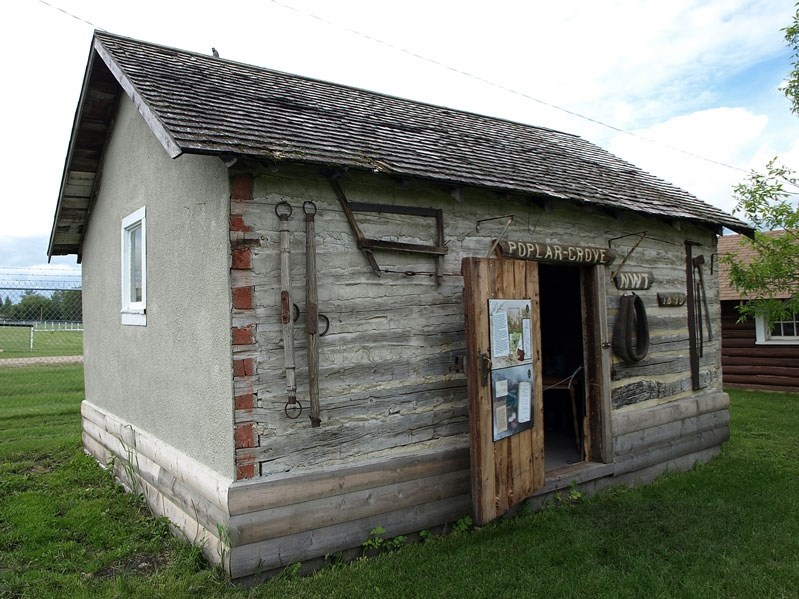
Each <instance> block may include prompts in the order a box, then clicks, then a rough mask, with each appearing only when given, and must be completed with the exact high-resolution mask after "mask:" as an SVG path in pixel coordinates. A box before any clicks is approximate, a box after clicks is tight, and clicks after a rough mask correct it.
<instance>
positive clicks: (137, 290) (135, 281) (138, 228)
mask: <svg viewBox="0 0 799 599" xmlns="http://www.w3.org/2000/svg"><path fill="white" fill-rule="evenodd" d="M121 272H122V324H130V325H138V326H144V325H146V324H147V223H146V219H145V215H144V208H139V209H138V210H137V211H136V212H134V213H133V214H129V215H128V216H126V217H125V218H123V219H122V270H121Z"/></svg>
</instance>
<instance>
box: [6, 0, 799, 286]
mask: <svg viewBox="0 0 799 599" xmlns="http://www.w3.org/2000/svg"><path fill="white" fill-rule="evenodd" d="M555 4H557V5H556V6H555ZM48 5H49V6H48ZM378 7H379V8H378ZM57 8H61V9H64V10H66V11H68V12H70V13H72V14H74V15H76V16H78V17H80V18H81V19H84V20H86V21H90V22H91V23H92V24H93V25H95V26H97V27H100V28H104V29H106V30H108V31H111V32H114V33H118V34H122V35H127V36H130V37H135V38H139V39H143V40H147V41H153V42H157V43H162V44H165V45H170V46H176V47H179V48H183V49H187V50H192V51H198V52H204V53H210V49H211V46H215V47H216V48H218V49H219V51H220V52H221V54H222V56H223V57H225V58H230V59H233V60H238V61H241V62H248V63H252V64H257V65H261V66H265V67H270V68H274V69H278V70H282V71H288V72H292V73H297V74H300V75H306V76H311V77H317V78H320V79H325V80H329V81H334V82H340V83H344V84H349V85H355V86H358V87H361V88H365V89H370V90H374V91H378V92H384V93H389V94H393V95H398V96H403V97H407V98H411V99H416V100H420V101H425V102H432V103H435V104H441V105H446V106H451V107H454V108H459V109H464V110H470V111H474V112H479V113H483V114H489V115H493V116H498V117H501V118H508V119H511V120H516V121H521V122H526V123H530V124H533V125H540V126H545V127H552V128H555V129H560V130H564V131H569V132H572V133H575V134H578V135H581V136H583V137H585V138H587V139H589V140H591V141H593V142H595V143H598V144H599V145H601V146H603V147H605V148H607V149H609V150H610V151H612V152H614V153H616V154H618V155H619V156H621V157H623V158H625V159H626V160H629V161H631V162H633V163H635V164H637V165H638V166H641V167H642V168H645V169H647V170H649V171H651V172H653V173H654V174H656V175H658V176H660V177H662V178H664V179H666V180H668V181H670V182H672V183H674V184H676V185H679V186H680V187H683V188H685V189H687V190H688V191H691V192H692V193H694V194H696V195H697V196H699V197H700V198H701V199H703V200H705V201H707V202H709V203H712V204H714V205H717V206H719V207H721V208H722V209H725V210H727V211H730V210H731V209H732V207H733V204H734V202H733V200H732V196H731V187H732V186H733V185H734V184H735V183H737V182H739V181H740V180H741V179H742V178H743V177H744V176H745V174H746V172H747V171H748V170H749V169H751V168H757V167H760V166H762V165H763V164H764V163H765V162H766V161H767V160H768V159H769V158H771V157H772V156H774V155H776V154H779V155H780V156H781V157H782V158H783V160H784V162H786V163H787V164H788V165H789V166H793V167H794V168H799V143H797V140H799V118H797V117H796V116H794V115H792V114H791V113H790V112H789V108H788V103H787V100H785V98H784V97H783V95H782V94H781V93H780V91H779V89H778V87H779V85H780V83H781V81H782V80H783V79H784V77H785V76H786V75H787V73H788V71H789V70H790V54H789V52H788V49H787V48H786V47H785V44H784V41H783V37H782V33H781V32H780V29H781V28H782V27H785V26H786V25H788V24H789V23H790V21H791V18H792V16H793V12H794V8H793V6H792V5H791V3H790V2H786V1H785V0H779V1H777V0H748V1H743V0H712V1H711V0H708V1H702V0H670V1H669V2H662V1H661V0H605V1H603V2H595V1H588V0H584V1H583V0H581V1H571V2H561V3H550V2H532V3H521V2H518V1H517V0H494V1H493V2H491V3H490V4H485V3H479V4H478V3H471V2H468V1H466V0H461V1H457V2H456V1H452V0H441V1H439V2H430V1H429V0H404V1H403V2H402V3H376V2H374V1H373V0H370V1H366V0H338V1H336V2H332V1H329V0H328V1H324V0H271V1H268V0H262V1H256V0H228V1H227V2H225V3H224V4H222V3H213V4H212V3H198V2H187V1H184V0H173V1H172V2H164V1H163V0H162V1H160V2H156V1H154V0H139V1H137V2H126V3H118V2H108V1H100V0H47V1H46V4H45V2H42V1H41V0H12V2H10V3H8V4H7V5H6V15H8V16H9V18H7V19H4V20H3V22H2V23H0V61H2V62H1V65H2V67H3V72H4V76H5V78H6V81H9V80H10V83H9V84H8V85H7V86H6V88H5V89H6V93H4V94H2V95H0V108H2V113H3V114H4V115H5V116H6V122H5V123H4V127H5V133H6V143H5V144H3V146H4V147H3V149H2V150H0V151H2V152H3V160H2V162H0V164H2V165H3V166H2V168H3V175H4V176H3V180H4V183H5V189H4V192H5V194H4V197H3V199H2V200H1V201H0V267H3V266H13V267H17V268H20V267H32V268H34V267H41V266H42V265H44V264H46V262H47V258H46V255H45V253H46V247H47V241H48V238H49V232H50V226H51V224H52V218H53V212H54V209H55V204H56V199H57V194H58V188H59V184H60V179H61V172H62V169H63V164H64V157H65V154H66V149H67V143H68V139H69V133H70V129H71V126H72V119H73V116H74V113H75V107H76V104H77V99H78V94H79V92H80V85H81V81H82V77H83V72H84V68H85V64H86V58H87V55H88V51H89V44H90V41H91V35H92V31H93V26H92V25H90V24H87V23H85V22H83V21H81V20H78V19H76V18H73V17H71V16H68V15H67V14H65V13H63V12H61V11H59V10H57ZM364 34H365V35H368V36H371V37H372V38H376V39H378V40H380V42H377V41H375V40H374V39H368V38H367V37H365V35H364ZM411 53H412V54H415V55H416V56H413V55H411ZM420 57H423V58H420ZM458 71H459V72H458ZM464 73H468V75H466V74H464ZM485 80H488V81H490V82H491V83H493V84H496V85H489V84H487V83H486V82H485ZM497 86H504V87H505V88H507V89H501V88H500V87H497ZM508 89H509V90H512V92H510V91H508ZM537 100H538V101H537ZM552 105H554V106H557V107H560V108H563V109H565V110H566V111H571V112H576V113H580V114H582V115H585V116H587V117H590V118H591V119H595V120H599V121H602V122H604V123H608V124H612V125H614V126H616V127H619V128H622V129H625V130H627V131H630V132H632V133H634V134H635V135H634V136H630V135H623V134H619V133H618V132H616V131H614V130H612V129H609V128H606V127H602V126H599V125H596V124H594V123H592V122H590V121H589V120H586V119H582V118H578V117H575V116H573V115H570V114H568V113H567V112H565V111H564V110H558V109H556V108H553V107H552ZM641 138H645V139H646V140H648V141H644V140H642V139H641ZM9 141H11V142H12V143H9ZM652 142H655V143H652ZM672 148H678V149H680V150H682V151H674V149H672ZM688 154H694V155H698V156H702V157H705V158H708V159H710V161H706V160H701V159H699V158H696V157H692V156H689V155H688ZM717 163H723V164H725V165H729V166H721V165H719V164H717ZM730 167H734V168H730ZM53 264H54V267H55V268H61V269H67V270H72V271H75V270H76V269H77V268H78V267H77V265H76V260H75V257H74V256H72V257H66V258H54V259H53ZM51 268H52V267H51Z"/></svg>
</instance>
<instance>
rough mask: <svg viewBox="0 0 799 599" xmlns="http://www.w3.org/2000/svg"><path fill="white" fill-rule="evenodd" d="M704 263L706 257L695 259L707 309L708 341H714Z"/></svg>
mask: <svg viewBox="0 0 799 599" xmlns="http://www.w3.org/2000/svg"><path fill="white" fill-rule="evenodd" d="M711 258H712V257H711ZM704 263H705V257H704V256H703V255H699V256H697V257H696V258H694V267H695V268H696V270H697V272H698V273H699V285H700V287H701V289H702V304H703V305H704V307H705V322H706V323H707V340H708V341H713V331H712V330H711V328H710V309H709V308H708V304H707V289H706V288H705V275H704V272H703V270H702V265H703V264H704ZM711 264H712V263H711Z"/></svg>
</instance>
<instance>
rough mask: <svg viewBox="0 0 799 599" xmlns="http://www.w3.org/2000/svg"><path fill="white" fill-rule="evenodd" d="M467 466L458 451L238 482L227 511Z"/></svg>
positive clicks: (269, 505) (289, 502)
mask: <svg viewBox="0 0 799 599" xmlns="http://www.w3.org/2000/svg"><path fill="white" fill-rule="evenodd" d="M468 465H469V455H468V450H467V448H465V447H461V448H457V449H449V450H446V451H427V452H424V453H420V454H419V455H410V456H403V457H398V458H389V459H385V458H383V459H379V460H373V461H372V462H371V463H366V464H358V465H347V466H327V467H324V468H321V469H319V470H318V471H315V472H309V473H305V474H286V475H283V476H276V477H270V478H266V479H264V478H262V479H252V480H250V481H238V482H236V483H234V484H233V485H232V486H231V487H230V492H229V503H228V509H229V512H230V514H231V516H234V515H239V514H246V513H249V512H254V511H258V510H264V509H270V508H276V507H281V506H287V505H292V504H295V503H299V502H302V501H312V500H314V499H320V498H324V497H332V496H335V495H338V494H341V493H347V492H354V491H360V490H363V489H369V488H372V487H376V486H380V485H386V484H395V483H400V482H403V481H407V480H413V479H417V478H425V477H428V476H436V475H440V474H446V473H448V472H456V471H458V470H462V469H463V468H466V467H468Z"/></svg>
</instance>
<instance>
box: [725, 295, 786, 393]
mask: <svg viewBox="0 0 799 599" xmlns="http://www.w3.org/2000/svg"><path fill="white" fill-rule="evenodd" d="M737 305H738V302H729V301H728V302H722V305H721V329H722V348H721V368H722V372H723V376H724V385H725V386H726V387H737V388H741V389H763V390H766V391H799V345H767V344H761V345H758V344H757V343H756V342H755V341H756V334H755V321H754V319H751V318H750V319H749V320H746V321H745V322H738V317H739V313H738V311H737V310H736V306H737Z"/></svg>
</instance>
